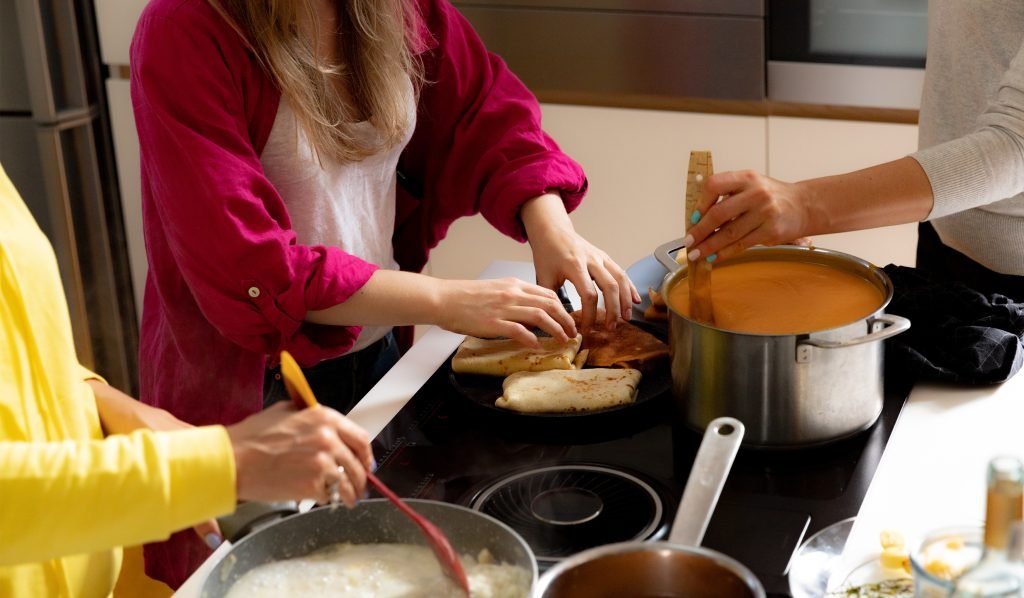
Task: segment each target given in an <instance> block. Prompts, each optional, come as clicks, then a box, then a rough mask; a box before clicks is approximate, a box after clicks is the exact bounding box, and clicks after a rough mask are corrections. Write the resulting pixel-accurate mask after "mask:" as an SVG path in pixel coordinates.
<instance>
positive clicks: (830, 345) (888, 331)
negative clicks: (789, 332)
mask: <svg viewBox="0 0 1024 598" xmlns="http://www.w3.org/2000/svg"><path fill="white" fill-rule="evenodd" d="M879 324H881V327H879ZM868 325H869V327H870V328H871V329H872V330H873V332H871V333H869V334H866V335H864V336H858V337H857V338H851V339H847V340H842V341H829V340H824V339H815V338H808V339H804V340H802V341H800V343H799V344H801V345H810V346H812V347H817V348H819V349H842V348H843V347H852V346H853V345H862V344H864V343H873V342H875V341H880V340H883V339H887V338H889V337H891V336H896V335H897V334H899V333H901V332H905V331H906V330H907V329H909V328H910V320H908V319H906V318H904V317H901V316H896V315H893V314H880V315H877V316H875V317H873V318H871V319H869V320H868ZM797 354H798V355H799V347H798V348H797Z"/></svg>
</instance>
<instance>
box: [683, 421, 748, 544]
mask: <svg viewBox="0 0 1024 598" xmlns="http://www.w3.org/2000/svg"><path fill="white" fill-rule="evenodd" d="M744 430H745V428H744V427H743V424H742V423H741V422H740V420H738V419H735V418H732V417H719V418H716V419H713V420H711V423H710V424H708V427H707V429H706V430H705V431H704V439H703V440H701V443H700V448H698V449H697V458H696V459H694V461H693V468H692V469H691V470H690V477H689V479H687V480H686V488H685V489H684V490H683V497H682V498H681V499H680V500H679V508H678V509H677V510H676V518H675V521H674V522H673V523H672V531H671V532H670V533H669V535H668V541H669V543H671V544H679V545H681V546H694V547H696V546H700V543H701V541H702V540H703V539H704V532H705V531H707V529H708V523H709V522H710V521H711V515H712V513H714V512H715V505H717V504H718V497H719V495H720V494H721V493H722V487H723V486H725V479H726V478H727V477H728V476H729V470H730V469H732V462H733V460H734V459H735V458H736V451H738V450H739V448H740V441H742V440H743V432H744Z"/></svg>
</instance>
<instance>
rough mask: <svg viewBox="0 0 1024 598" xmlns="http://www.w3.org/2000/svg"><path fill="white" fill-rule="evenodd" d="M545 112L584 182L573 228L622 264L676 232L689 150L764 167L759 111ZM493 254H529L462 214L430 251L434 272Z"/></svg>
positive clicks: (478, 266) (725, 164)
mask: <svg viewBox="0 0 1024 598" xmlns="http://www.w3.org/2000/svg"><path fill="white" fill-rule="evenodd" d="M543 113H544V128H545V130H547V132H548V133H549V134H550V135H551V136H552V137H553V138H554V139H555V140H556V141H558V143H559V144H560V145H561V146H562V149H564V150H565V151H566V152H567V153H568V154H569V155H571V156H572V157H573V158H575V159H576V160H577V161H578V162H579V163H580V164H582V165H583V168H584V170H585V171H586V172H587V176H588V178H589V180H590V191H589V193H588V194H587V198H586V199H585V200H584V201H583V205H581V206H580V208H579V209H578V210H576V212H574V213H573V215H572V220H573V223H574V225H575V226H576V230H577V231H579V233H580V234H582V235H583V236H584V237H585V238H586V239H588V240H589V241H590V242H592V243H594V244H595V245H597V246H598V247H601V248H602V249H603V250H605V251H607V252H608V254H609V255H611V257H612V258H613V259H615V260H616V261H617V262H618V263H619V264H620V265H621V266H622V267H624V268H625V267H628V266H629V265H630V264H632V263H633V262H635V261H637V260H639V259H641V258H644V257H646V256H648V255H650V254H651V252H652V251H653V250H654V248H655V247H656V246H657V245H659V244H661V243H663V242H665V241H669V240H671V239H675V238H677V237H681V236H683V234H684V229H685V227H684V225H683V210H684V199H685V181H686V166H687V163H688V161H689V156H690V151H691V150H711V152H712V157H713V158H714V165H715V168H716V169H717V170H732V169H738V168H753V169H757V170H761V171H764V170H766V168H767V163H766V147H767V145H766V144H767V140H766V136H765V135H766V119H765V118H764V117H756V116H731V115H717V114H693V113H685V112H669V111H657V110H632V109H623V108H592V107H581V106H564V105H552V104H548V105H544V106H543ZM495 259H520V260H529V259H531V254H530V248H529V246H528V245H524V244H519V243H516V242H515V241H512V240H510V239H508V238H507V237H504V236H502V235H501V234H499V233H498V232H497V231H495V230H494V229H493V228H492V227H491V226H490V225H489V224H488V223H487V222H486V221H485V220H484V219H483V218H482V217H475V218H467V219H463V220H460V221H458V222H456V224H455V225H454V226H453V227H452V229H451V231H450V232H449V234H448V237H447V238H446V239H444V241H442V242H441V244H440V245H439V246H438V247H437V248H436V249H435V250H434V252H433V253H432V254H431V259H430V266H431V273H432V274H433V275H435V276H439V277H442V278H475V277H476V275H477V274H478V273H480V272H481V271H482V270H483V269H484V267H485V266H486V265H487V264H488V263H490V262H491V261H492V260H495Z"/></svg>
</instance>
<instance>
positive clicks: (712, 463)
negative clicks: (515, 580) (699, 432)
mask: <svg viewBox="0 0 1024 598" xmlns="http://www.w3.org/2000/svg"><path fill="white" fill-rule="evenodd" d="M742 438H743V424H742V423H740V422H739V421H738V420H735V419H733V418H729V417H722V418H718V419H716V420H714V421H713V422H711V423H710V424H709V425H708V427H707V431H706V432H705V433H704V440H703V441H702V442H701V445H700V449H698V451H697V458H696V460H695V461H694V463H693V468H692V469H691V471H690V477H689V479H687V481H686V488H685V489H684V490H683V497H682V499H681V500H680V502H679V509H678V510H677V511H676V518H675V521H674V522H673V524H672V531H671V532H670V533H669V537H668V541H667V542H620V543H618V544H608V545H606V546H599V547H597V548H591V549H590V550H585V551H583V552H581V553H579V554H576V555H574V556H572V557H570V558H568V559H566V560H564V561H562V562H561V563H559V564H557V565H555V566H554V567H552V568H551V569H549V570H548V571H547V572H545V573H544V575H543V576H541V578H540V581H539V582H538V583H537V589H536V591H535V592H534V598H620V597H622V596H630V597H631V598H647V597H651V598H654V597H659V598H671V597H673V596H679V597H685V598H764V596H765V592H764V588H763V587H762V586H761V582H759V581H758V580H757V578H756V577H754V574H753V573H751V572H750V570H749V569H747V568H746V567H744V566H743V565H741V564H740V563H739V562H737V561H735V560H733V559H731V558H729V557H727V556H725V555H723V554H719V553H717V552H715V551H713V550H708V549H705V548H700V547H699V545H700V542H701V540H702V539H703V538H704V532H705V530H707V526H708V522H709V521H710V520H711V514H712V513H713V512H714V510H715V505H716V504H717V503H718V496H719V494H720V493H721V491H722V486H723V485H724V484H725V479H726V477H727V476H728V475H729V470H730V468H731V467H732V462H733V459H734V458H735V457H736V451H737V450H738V449H739V446H740V441H741V440H742Z"/></svg>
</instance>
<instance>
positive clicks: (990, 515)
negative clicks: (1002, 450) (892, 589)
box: [953, 457, 1024, 598]
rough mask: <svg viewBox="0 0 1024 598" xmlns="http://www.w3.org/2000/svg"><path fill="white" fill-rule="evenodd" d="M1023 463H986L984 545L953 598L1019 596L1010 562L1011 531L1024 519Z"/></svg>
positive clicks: (1007, 460) (1003, 460)
mask: <svg viewBox="0 0 1024 598" xmlns="http://www.w3.org/2000/svg"><path fill="white" fill-rule="evenodd" d="M1022 509H1024V464H1022V463H1021V461H1020V459H1017V458H1015V457H996V458H994V459H992V460H991V461H989V464H988V491H987V493H986V499H985V546H984V552H983V553H982V555H981V560H980V561H978V564H977V565H975V566H974V567H973V568H971V569H970V570H968V571H967V572H966V573H964V574H963V576H961V577H960V579H958V580H957V582H956V589H955V590H954V591H953V596H954V598H981V597H984V598H995V597H999V598H1003V597H1010V596H1021V595H1022V594H1021V581H1020V579H1019V578H1018V577H1017V574H1016V571H1015V566H1014V565H1013V564H1012V563H1011V562H1010V559H1009V544H1010V529H1011V527H1012V526H1013V525H1014V524H1015V523H1017V522H1019V521H1021V520H1022V519H1024V517H1022Z"/></svg>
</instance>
